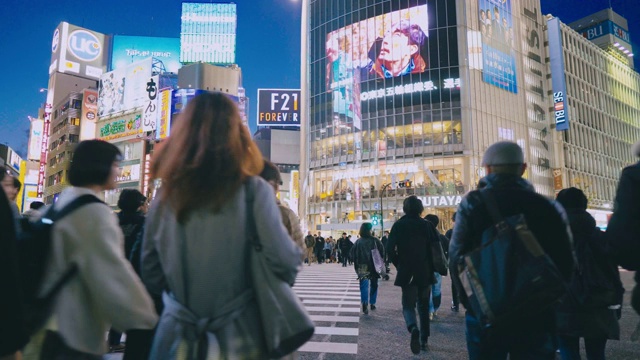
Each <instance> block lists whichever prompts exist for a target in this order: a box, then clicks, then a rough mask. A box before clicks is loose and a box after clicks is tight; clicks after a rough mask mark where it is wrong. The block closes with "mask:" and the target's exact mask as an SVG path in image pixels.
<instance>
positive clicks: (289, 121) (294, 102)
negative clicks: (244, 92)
mask: <svg viewBox="0 0 640 360" xmlns="http://www.w3.org/2000/svg"><path fill="white" fill-rule="evenodd" d="M258 126H300V89H258Z"/></svg>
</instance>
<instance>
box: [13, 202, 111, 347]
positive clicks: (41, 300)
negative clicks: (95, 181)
mask: <svg viewBox="0 0 640 360" xmlns="http://www.w3.org/2000/svg"><path fill="white" fill-rule="evenodd" d="M101 202H102V201H100V200H99V199H98V198H97V197H95V196H93V195H82V196H80V197H78V198H77V199H74V200H73V201H71V202H70V203H69V204H68V205H66V206H65V207H63V208H62V209H60V210H58V211H56V210H54V207H53V206H51V207H50V208H49V209H48V210H47V212H46V213H44V215H42V217H41V218H40V219H38V220H37V221H35V222H29V223H26V224H24V227H23V229H22V233H21V234H20V237H19V239H18V256H19V271H20V282H21V285H22V295H23V297H22V298H23V301H24V305H25V320H24V327H25V330H26V331H27V333H28V334H29V335H33V334H34V333H36V332H37V331H38V330H40V329H41V328H42V326H44V324H45V323H46V321H47V320H48V319H49V317H50V316H51V313H52V310H53V304H54V300H55V297H56V295H57V294H58V293H59V292H60V290H61V289H62V288H63V287H64V286H65V285H66V284H67V283H68V282H69V280H71V279H72V278H73V277H74V276H75V275H76V274H77V272H78V266H77V265H76V264H71V265H70V266H69V267H68V268H67V269H66V270H65V271H64V273H63V274H62V275H61V276H60V278H59V279H57V280H56V281H55V282H54V283H53V284H52V285H51V287H50V288H48V289H46V292H44V293H43V294H40V291H41V288H42V285H43V281H44V278H45V270H46V268H47V264H48V259H49V255H50V253H51V242H52V241H51V231H52V229H53V226H54V224H55V222H56V221H58V220H60V219H61V218H63V217H65V216H67V215H69V214H70V213H72V212H73V211H75V210H77V209H78V208H80V207H81V206H84V205H88V204H92V203H101Z"/></svg>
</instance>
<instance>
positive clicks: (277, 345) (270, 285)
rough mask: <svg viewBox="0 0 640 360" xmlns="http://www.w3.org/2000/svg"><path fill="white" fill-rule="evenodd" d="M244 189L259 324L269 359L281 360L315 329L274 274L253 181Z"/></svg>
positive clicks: (285, 283)
mask: <svg viewBox="0 0 640 360" xmlns="http://www.w3.org/2000/svg"><path fill="white" fill-rule="evenodd" d="M245 188H246V191H245V192H246V198H247V202H246V212H247V214H246V216H247V225H248V236H249V243H250V244H251V246H252V248H253V249H252V250H253V251H251V255H250V258H251V259H250V260H251V261H250V273H251V280H252V283H253V289H254V294H255V297H256V302H257V303H258V310H259V313H260V324H261V327H262V333H263V337H264V340H265V343H266V345H267V353H268V355H269V357H270V358H280V357H283V356H285V355H287V354H290V353H292V352H294V351H295V350H296V349H298V348H299V347H300V346H302V345H303V344H304V343H306V342H307V341H308V340H309V339H310V338H311V337H312V336H313V333H314V331H315V325H314V323H313V321H312V320H311V318H310V317H309V314H308V313H307V310H306V309H305V308H304V306H303V305H302V302H300V299H298V296H297V295H296V294H295V292H294V291H293V289H292V288H291V285H290V284H288V283H287V282H286V281H284V280H282V279H280V278H279V277H277V276H276V274H275V273H274V272H273V271H272V270H271V267H270V266H269V260H268V259H267V257H266V255H265V253H264V251H263V249H262V244H260V239H259V238H258V234H257V231H256V224H255V221H254V217H253V197H254V191H253V189H252V185H251V180H248V181H247V184H246V187H245Z"/></svg>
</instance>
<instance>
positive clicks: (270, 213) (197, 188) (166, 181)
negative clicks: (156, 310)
mask: <svg viewBox="0 0 640 360" xmlns="http://www.w3.org/2000/svg"><path fill="white" fill-rule="evenodd" d="M262 167H263V160H262V155H261V154H260V150H258V148H257V146H256V145H255V144H254V143H253V141H252V140H251V137H250V135H249V132H248V131H247V129H246V128H245V127H244V125H242V122H241V121H240V116H239V114H238V110H237V107H236V106H235V104H234V103H233V102H232V101H231V100H229V98H227V97H226V96H225V95H223V94H220V93H205V94H201V95H198V96H196V97H195V98H194V99H193V100H191V102H190V103H189V104H188V105H187V108H186V109H185V111H184V112H183V114H182V115H181V118H180V120H179V121H177V122H176V126H175V128H174V129H172V134H171V137H170V138H169V139H168V140H167V141H166V144H165V145H164V146H163V147H162V148H161V149H160V150H159V151H158V152H157V153H156V154H155V159H154V162H153V165H152V169H151V170H152V177H153V178H155V179H161V180H162V187H161V188H160V189H159V193H158V196H157V198H156V199H155V200H154V202H153V204H152V206H151V208H150V210H149V213H148V214H147V220H146V225H145V226H146V228H145V234H144V239H143V250H142V268H141V270H142V279H143V282H144V284H145V285H146V286H147V289H148V290H149V292H150V293H151V294H152V295H156V296H157V295H161V294H162V296H163V302H164V310H163V313H162V315H161V319H160V322H159V324H158V328H157V331H156V336H155V339H154V342H153V346H152V349H151V355H150V358H151V359H155V360H164V359H177V358H180V359H195V358H200V357H199V355H198V354H200V355H202V353H204V354H208V355H209V356H208V357H207V358H210V359H266V358H268V356H267V355H266V354H267V349H266V344H265V339H264V333H263V329H262V327H261V326H260V325H259V324H260V320H259V313H258V305H257V302H256V299H255V297H254V292H253V289H252V281H251V273H250V267H249V254H250V251H252V250H253V248H252V245H251V244H250V242H249V234H248V231H247V229H248V228H249V226H248V224H247V221H248V219H247V206H248V204H249V203H247V191H252V194H253V202H252V203H251V211H252V212H253V218H254V221H255V228H256V233H257V234H259V240H260V243H261V244H262V246H263V251H264V254H265V256H267V257H268V260H269V263H270V264H271V266H272V268H271V270H272V271H273V272H274V273H275V274H276V275H277V276H279V277H280V278H281V279H283V280H285V281H287V282H288V283H289V284H292V283H293V282H294V280H295V277H296V275H297V272H298V268H299V266H300V265H301V262H302V260H301V259H302V257H301V253H302V251H301V249H300V248H299V247H298V246H297V245H296V244H295V243H294V242H293V240H292V239H291V238H290V237H289V234H288V233H287V230H286V228H285V227H284V225H283V222H282V217H281V215H280V211H279V210H278V205H277V203H276V199H275V195H274V191H273V188H272V187H271V186H270V185H269V184H268V183H267V182H266V181H264V180H262V179H260V178H259V177H257V175H258V174H260V172H261V171H262ZM248 189H251V190H248Z"/></svg>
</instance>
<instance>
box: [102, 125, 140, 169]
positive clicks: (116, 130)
mask: <svg viewBox="0 0 640 360" xmlns="http://www.w3.org/2000/svg"><path fill="white" fill-rule="evenodd" d="M141 133H142V115H141V114H129V115H125V116H122V117H115V118H112V119H109V120H107V121H103V122H100V123H98V139H100V140H104V141H109V140H114V139H119V138H123V137H128V136H133V135H138V134H141ZM126 158H127V157H126V154H125V159H126Z"/></svg>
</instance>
